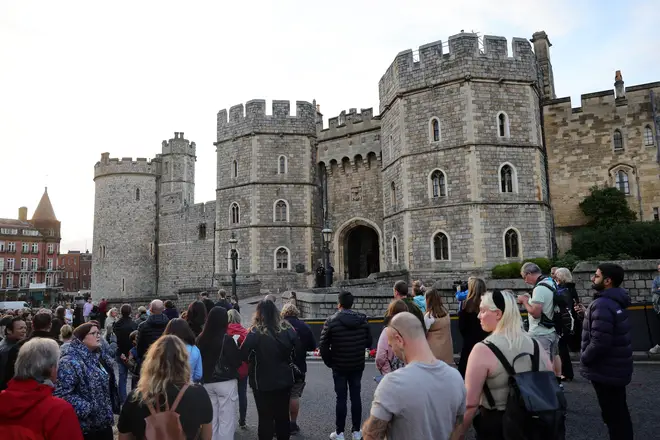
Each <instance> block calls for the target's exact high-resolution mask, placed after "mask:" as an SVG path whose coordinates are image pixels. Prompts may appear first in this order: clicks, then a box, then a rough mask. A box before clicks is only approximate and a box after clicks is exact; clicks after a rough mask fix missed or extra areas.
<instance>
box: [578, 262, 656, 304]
mask: <svg viewBox="0 0 660 440" xmlns="http://www.w3.org/2000/svg"><path fill="white" fill-rule="evenodd" d="M608 263H616V264H618V265H620V266H621V267H623V268H624V269H625V271H626V276H625V278H624V281H623V288H624V289H626V290H628V293H629V294H630V300H631V301H632V302H633V303H639V302H647V301H651V285H652V283H653V279H654V278H655V277H656V276H658V264H660V260H619V261H608ZM599 264H600V263H596V262H593V263H592V262H582V263H579V264H578V265H577V266H576V267H575V269H573V282H574V283H575V288H576V289H577V291H578V294H579V295H580V300H581V301H582V302H583V303H584V304H589V303H590V302H591V300H592V299H593V293H594V291H593V289H592V288H591V285H592V282H591V277H592V276H593V274H594V273H596V269H597V268H598V265H599Z"/></svg>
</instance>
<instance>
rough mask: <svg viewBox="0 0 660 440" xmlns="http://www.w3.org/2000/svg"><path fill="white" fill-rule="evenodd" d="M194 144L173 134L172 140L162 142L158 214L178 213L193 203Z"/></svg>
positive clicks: (179, 135) (179, 134)
mask: <svg viewBox="0 0 660 440" xmlns="http://www.w3.org/2000/svg"><path fill="white" fill-rule="evenodd" d="M196 160H197V157H196V156H195V143H194V142H189V141H188V139H184V137H183V132H175V133H174V139H170V140H169V141H163V150H162V155H161V162H162V164H163V165H162V177H161V183H160V203H161V205H160V212H161V213H168V212H175V211H179V210H180V209H181V208H183V207H184V206H190V205H193V204H194V203H195V161H196Z"/></svg>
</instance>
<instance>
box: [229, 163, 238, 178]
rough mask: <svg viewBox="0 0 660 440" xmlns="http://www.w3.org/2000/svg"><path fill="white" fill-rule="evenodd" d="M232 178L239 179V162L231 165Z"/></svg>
mask: <svg viewBox="0 0 660 440" xmlns="http://www.w3.org/2000/svg"><path fill="white" fill-rule="evenodd" d="M231 177H233V178H236V177H238V161H236V160H235V161H233V162H232V164H231Z"/></svg>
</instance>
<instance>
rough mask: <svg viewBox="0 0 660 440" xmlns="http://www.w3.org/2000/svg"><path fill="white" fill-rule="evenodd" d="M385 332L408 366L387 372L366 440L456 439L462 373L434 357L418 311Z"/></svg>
mask: <svg viewBox="0 0 660 440" xmlns="http://www.w3.org/2000/svg"><path fill="white" fill-rule="evenodd" d="M383 331H386V332H387V339H388V342H389V344H390V345H391V346H392V349H393V350H394V354H396V356H397V357H398V358H399V359H401V360H403V361H404V362H405V363H406V366H405V367H403V368H399V369H398V370H395V371H393V372H391V373H388V374H386V375H385V376H384V377H383V380H381V381H380V383H379V384H378V387H377V388H376V392H375V393H374V400H373V402H372V404H371V415H370V416H369V419H367V421H366V422H365V423H364V426H363V427H362V436H363V438H364V439H367V440H374V439H383V438H385V437H387V439H388V440H402V439H411V438H428V439H430V438H437V439H449V438H451V436H452V435H454V434H453V432H454V430H457V429H456V428H458V427H460V425H461V424H462V423H463V414H465V396H466V391H465V385H464V383H463V378H462V377H461V375H460V373H459V372H458V371H457V370H456V369H454V368H452V367H450V366H449V365H447V364H446V363H444V362H443V361H440V360H438V359H436V358H435V356H433V353H432V352H431V349H430V348H429V344H428V342H426V335H425V334H424V329H423V328H422V324H421V323H420V322H419V319H418V318H417V317H416V316H415V315H413V314H412V313H409V312H401V313H398V314H397V315H396V316H394V318H392V321H390V323H389V325H388V326H387V327H386V328H385V329H383ZM440 396H441V397H440ZM457 431H458V430H457Z"/></svg>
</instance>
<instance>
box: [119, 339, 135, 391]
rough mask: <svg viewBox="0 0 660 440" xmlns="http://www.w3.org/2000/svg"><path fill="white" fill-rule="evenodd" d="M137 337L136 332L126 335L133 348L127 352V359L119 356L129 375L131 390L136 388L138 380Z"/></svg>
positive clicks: (124, 356)
mask: <svg viewBox="0 0 660 440" xmlns="http://www.w3.org/2000/svg"><path fill="white" fill-rule="evenodd" d="M137 336H138V331H137V330H134V331H132V332H131V334H130V335H128V339H129V340H130V341H131V344H132V345H133V348H131V349H130V351H129V352H128V358H127V357H126V355H124V354H122V355H121V360H122V361H123V362H124V364H126V367H127V368H128V372H129V373H130V374H131V388H135V387H136V386H137V383H138V380H139V378H140V369H139V359H138V355H137Z"/></svg>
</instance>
